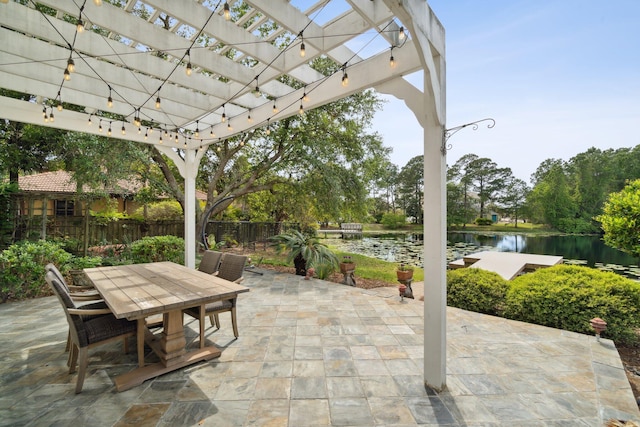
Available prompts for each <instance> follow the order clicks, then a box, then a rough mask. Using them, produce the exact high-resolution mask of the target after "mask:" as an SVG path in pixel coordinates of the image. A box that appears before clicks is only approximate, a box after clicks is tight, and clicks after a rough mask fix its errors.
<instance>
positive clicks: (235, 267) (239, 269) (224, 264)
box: [184, 253, 247, 348]
mask: <svg viewBox="0 0 640 427" xmlns="http://www.w3.org/2000/svg"><path fill="white" fill-rule="evenodd" d="M246 262H247V257H246V256H245V255H235V254H228V253H225V254H224V255H223V256H222V260H221V261H220V267H219V269H218V277H220V278H223V279H226V280H229V281H232V282H235V283H240V282H242V280H243V279H244V277H242V274H243V273H244V266H245V264H246ZM236 300H237V298H232V299H228V300H223V301H216V302H213V303H209V304H206V305H201V306H199V307H191V308H188V309H186V310H185V311H184V312H185V313H186V314H188V315H189V316H191V317H194V318H196V319H198V320H199V323H200V329H199V332H200V348H203V347H204V329H205V327H204V319H205V317H207V316H209V321H210V322H211V326H215V327H216V328H217V329H220V318H219V317H218V314H220V313H223V312H225V311H229V312H231V325H232V327H233V335H234V336H235V337H236V338H238V336H239V334H238V325H237V322H236Z"/></svg>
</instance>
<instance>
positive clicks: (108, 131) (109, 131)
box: [107, 125, 111, 136]
mask: <svg viewBox="0 0 640 427" xmlns="http://www.w3.org/2000/svg"><path fill="white" fill-rule="evenodd" d="M107 135H109V136H111V125H109V130H107Z"/></svg>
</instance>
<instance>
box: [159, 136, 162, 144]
mask: <svg viewBox="0 0 640 427" xmlns="http://www.w3.org/2000/svg"><path fill="white" fill-rule="evenodd" d="M158 142H159V143H160V144H162V135H160V140H159V141H158Z"/></svg>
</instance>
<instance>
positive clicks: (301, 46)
mask: <svg viewBox="0 0 640 427" xmlns="http://www.w3.org/2000/svg"><path fill="white" fill-rule="evenodd" d="M306 54H307V51H306V49H305V46H304V42H302V43H300V56H301V57H302V58H304V56H305V55H306Z"/></svg>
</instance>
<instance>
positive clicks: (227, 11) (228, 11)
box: [222, 2, 231, 21]
mask: <svg viewBox="0 0 640 427" xmlns="http://www.w3.org/2000/svg"><path fill="white" fill-rule="evenodd" d="M222 9H223V10H224V19H226V20H227V21H228V20H229V19H231V8H230V7H229V2H224V7H223V8H222Z"/></svg>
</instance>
